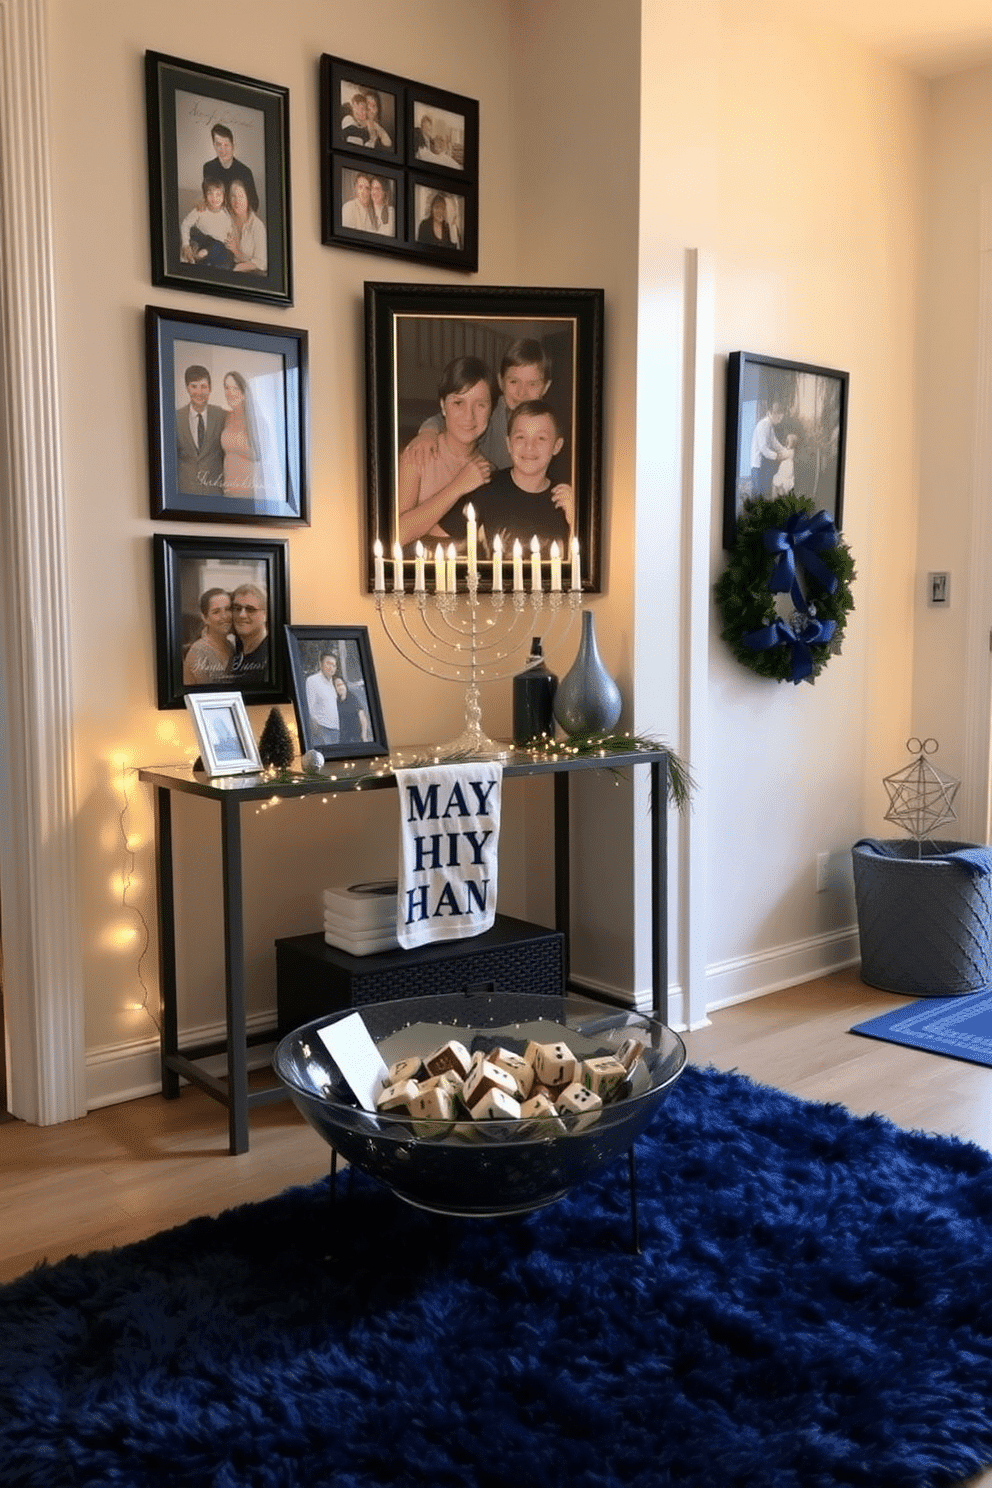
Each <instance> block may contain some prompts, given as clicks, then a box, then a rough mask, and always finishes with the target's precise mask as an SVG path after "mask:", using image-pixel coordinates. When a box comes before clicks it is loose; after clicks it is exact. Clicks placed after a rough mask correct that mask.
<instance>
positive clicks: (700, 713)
mask: <svg viewBox="0 0 992 1488" xmlns="http://www.w3.org/2000/svg"><path fill="white" fill-rule="evenodd" d="M685 301H686V303H685V327H686V335H685V402H684V418H685V429H684V433H683V448H684V449H685V452H686V455H685V461H684V464H683V502H682V510H683V513H684V520H683V531H682V543H683V551H684V553H685V562H684V571H685V573H686V575H687V582H686V584H685V587H684V589H683V594H682V605H683V615H682V637H683V645H682V656H683V673H682V678H681V688H682V707H681V709H680V712H681V716H682V732H681V739H680V746H681V749H682V750H683V753H684V758H686V759H687V760H688V762H689V764H690V766H691V768H692V774H693V779H694V780H695V781H696V783H697V786H698V787H699V788H698V790H697V792H696V795H695V798H694V800H693V806H692V810H691V811H690V812H687V813H686V816H685V821H684V823H683V830H682V833H681V836H680V846H681V862H680V865H679V879H680V882H681V883H682V885H683V892H682V895H681V898H680V910H681V926H680V931H681V933H680V935H679V946H680V956H679V960H680V965H679V980H680V981H681V983H682V989H683V1004H684V1019H685V1023H686V1025H687V1027H689V1028H700V1027H702V1026H703V1025H704V1024H706V1023H708V1022H709V1019H708V1018H707V1016H706V1004H707V978H706V931H707V888H706V885H707V871H706V869H707V865H706V853H707V847H706V843H707V836H706V793H705V791H704V790H703V788H702V787H703V782H704V781H705V778H706V741H707V733H708V726H707V719H708V715H709V648H710V535H711V526H712V510H713V428H714V425H713V383H714V366H713V360H714V347H715V344H716V343H715V330H714V326H715V297H714V280H713V259H712V255H711V254H708V253H704V252H702V251H700V250H699V249H698V248H690V249H689V250H688V252H687V254H686V275H685Z"/></svg>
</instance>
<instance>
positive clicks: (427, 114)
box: [412, 94, 465, 171]
mask: <svg viewBox="0 0 992 1488" xmlns="http://www.w3.org/2000/svg"><path fill="white" fill-rule="evenodd" d="M412 107H413V155H414V159H416V160H419V161H421V162H423V163H424V164H425V165H429V166H430V167H431V168H432V170H454V171H463V170H464V169H465V115H464V114H456V113H450V112H449V111H448V110H447V109H444V108H438V107H437V106H436V105H432V104H430V103H428V101H427V100H426V98H423V97H421V96H420V95H419V94H418V95H416V96H415V97H414V99H413V105H412Z"/></svg>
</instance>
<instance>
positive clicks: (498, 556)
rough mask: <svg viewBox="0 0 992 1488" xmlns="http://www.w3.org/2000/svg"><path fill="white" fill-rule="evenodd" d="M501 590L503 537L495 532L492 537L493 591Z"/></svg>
mask: <svg viewBox="0 0 992 1488" xmlns="http://www.w3.org/2000/svg"><path fill="white" fill-rule="evenodd" d="M502 592H503V539H502V538H501V537H500V535H499V533H498V532H497V534H496V536H495V537H494V538H493V593H494V594H502Z"/></svg>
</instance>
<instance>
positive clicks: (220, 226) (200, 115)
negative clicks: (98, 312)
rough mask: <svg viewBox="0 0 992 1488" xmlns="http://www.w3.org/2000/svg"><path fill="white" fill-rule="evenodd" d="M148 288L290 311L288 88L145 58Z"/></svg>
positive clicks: (169, 60)
mask: <svg viewBox="0 0 992 1488" xmlns="http://www.w3.org/2000/svg"><path fill="white" fill-rule="evenodd" d="M145 104H146V113H147V127H148V190H149V207H150V212H151V246H152V283H153V284H157V285H164V286H166V287H168V288H170V289H190V290H195V291H198V292H199V293H202V294H218V295H228V296H231V297H233V298H236V299H243V300H258V301H262V302H264V303H266V304H276V305H291V304H292V303H293V284H292V253H291V244H290V236H291V234H290V206H289V90H288V88H282V87H279V86H277V85H276V84H274V83H264V82H260V81H258V80H257V79H255V78H247V77H240V76H239V75H238V74H236V73H233V72H223V71H221V69H220V68H217V67H206V66H203V65H201V64H199V63H196V62H184V61H181V60H180V59H179V58H178V57H167V56H164V55H163V54H162V53H161V52H146V53H145Z"/></svg>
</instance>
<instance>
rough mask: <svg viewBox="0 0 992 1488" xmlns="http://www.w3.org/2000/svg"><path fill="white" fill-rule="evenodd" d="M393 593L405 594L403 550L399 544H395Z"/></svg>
mask: <svg viewBox="0 0 992 1488" xmlns="http://www.w3.org/2000/svg"><path fill="white" fill-rule="evenodd" d="M393 593H394V594H402V593H403V549H402V548H401V547H400V545H399V543H398V542H395V543H393Z"/></svg>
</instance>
